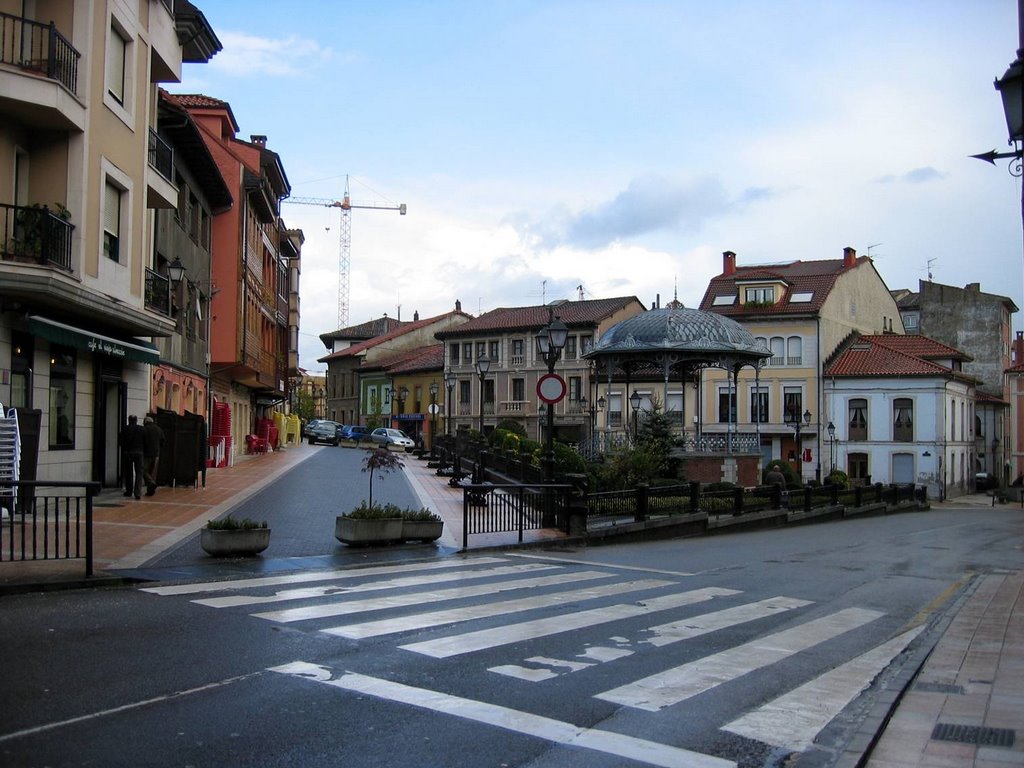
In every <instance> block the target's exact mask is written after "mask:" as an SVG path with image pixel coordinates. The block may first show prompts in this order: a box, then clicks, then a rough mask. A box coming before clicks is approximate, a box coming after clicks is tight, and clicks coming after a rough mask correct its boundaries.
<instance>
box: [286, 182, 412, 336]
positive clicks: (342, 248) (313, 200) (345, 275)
mask: <svg viewBox="0 0 1024 768" xmlns="http://www.w3.org/2000/svg"><path fill="white" fill-rule="evenodd" d="M284 202H286V203H295V204H296V205H318V206H322V207H324V208H337V209H338V214H339V217H340V221H339V227H338V328H339V329H341V328H346V327H347V326H348V297H349V285H350V278H349V271H350V269H351V266H352V209H353V208H365V209H368V210H378V211H398V213H399V214H400V215H402V216H405V212H406V207H405V203H400V204H398V205H392V204H390V203H362V204H356V203H353V202H352V200H351V198H350V197H349V189H348V177H347V176H346V177H345V195H344V196H343V197H342V198H341V200H333V199H329V198H322V197H289V198H286V199H285V200H284Z"/></svg>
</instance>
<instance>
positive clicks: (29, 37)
mask: <svg viewBox="0 0 1024 768" xmlns="http://www.w3.org/2000/svg"><path fill="white" fill-rule="evenodd" d="M81 58H82V54H80V53H79V52H78V51H76V50H75V47H74V46H73V45H71V43H70V42H68V40H67V38H66V37H64V36H63V35H62V34H61V33H60V32H58V31H57V27H56V25H55V24H54V23H53V22H50V23H49V24H41V23H40V22H38V21H33V20H31V19H26V18H24V17H22V16H14V15H13V14H10V13H0V63H2V64H11V65H13V66H15V67H21V68H22V69H27V70H29V71H30V72H38V73H39V74H41V75H45V76H46V77H48V78H49V79H51V80H56V81H57V82H59V83H60V84H61V85H63V86H64V87H65V88H67V89H68V90H69V91H71V92H72V93H77V91H78V61H79V59H81Z"/></svg>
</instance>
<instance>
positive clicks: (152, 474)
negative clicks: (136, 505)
mask: <svg viewBox="0 0 1024 768" xmlns="http://www.w3.org/2000/svg"><path fill="white" fill-rule="evenodd" d="M142 429H143V430H144V431H145V433H146V437H145V440H143V448H142V458H143V466H144V468H143V477H144V478H145V480H146V495H147V496H152V495H153V494H154V493H156V468H157V466H158V465H159V464H160V451H161V449H162V448H163V444H164V431H163V430H162V429H160V425H159V424H157V423H156V422H155V421H153V417H152V416H147V417H146V418H144V419H143V420H142Z"/></svg>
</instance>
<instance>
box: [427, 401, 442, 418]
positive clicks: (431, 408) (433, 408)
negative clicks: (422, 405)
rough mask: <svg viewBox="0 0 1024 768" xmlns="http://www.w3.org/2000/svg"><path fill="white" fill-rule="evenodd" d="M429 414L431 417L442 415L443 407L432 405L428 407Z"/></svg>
mask: <svg viewBox="0 0 1024 768" xmlns="http://www.w3.org/2000/svg"><path fill="white" fill-rule="evenodd" d="M427 412H428V413H429V414H431V415H434V414H435V413H440V412H441V406H440V405H438V404H437V403H431V404H430V405H428V406H427Z"/></svg>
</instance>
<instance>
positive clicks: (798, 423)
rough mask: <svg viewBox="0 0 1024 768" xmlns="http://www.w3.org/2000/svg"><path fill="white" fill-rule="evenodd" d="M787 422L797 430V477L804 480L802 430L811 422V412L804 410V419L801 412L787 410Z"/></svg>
mask: <svg viewBox="0 0 1024 768" xmlns="http://www.w3.org/2000/svg"><path fill="white" fill-rule="evenodd" d="M786 423H787V424H789V426H791V427H793V429H795V430H796V460H797V477H798V478H800V481H801V482H803V475H804V462H803V457H802V456H801V450H802V449H801V443H800V431H801V430H802V429H803V428H804V427H806V426H807V425H809V424H810V423H811V412H810V411H809V410H808V411H804V416H803V420H801V419H800V416H799V414H796V413H793V412H792V411H786Z"/></svg>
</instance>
